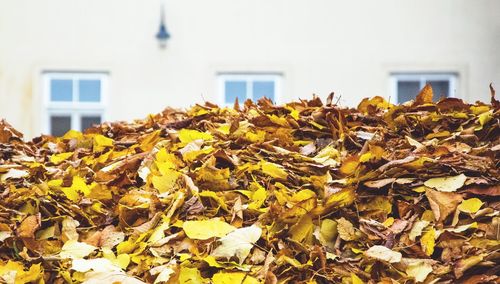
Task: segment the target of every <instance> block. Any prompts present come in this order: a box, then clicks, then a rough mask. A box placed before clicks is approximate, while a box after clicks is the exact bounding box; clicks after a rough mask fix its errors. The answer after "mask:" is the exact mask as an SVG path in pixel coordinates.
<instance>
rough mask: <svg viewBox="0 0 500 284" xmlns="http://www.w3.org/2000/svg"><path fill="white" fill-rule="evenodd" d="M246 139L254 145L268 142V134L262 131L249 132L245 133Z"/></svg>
mask: <svg viewBox="0 0 500 284" xmlns="http://www.w3.org/2000/svg"><path fill="white" fill-rule="evenodd" d="M245 139H247V140H248V141H250V142H253V143H262V142H264V141H266V132H265V131H262V130H257V131H256V132H252V131H248V132H245Z"/></svg>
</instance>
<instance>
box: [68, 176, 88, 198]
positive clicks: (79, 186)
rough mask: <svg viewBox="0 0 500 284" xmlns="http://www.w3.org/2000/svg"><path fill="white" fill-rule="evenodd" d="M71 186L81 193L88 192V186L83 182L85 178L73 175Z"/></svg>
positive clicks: (86, 193) (85, 193)
mask: <svg viewBox="0 0 500 284" xmlns="http://www.w3.org/2000/svg"><path fill="white" fill-rule="evenodd" d="M71 188H72V189H73V190H74V191H78V192H81V193H83V195H85V196H88V195H89V194H90V187H89V186H88V185H87V183H86V182H85V179H84V178H82V177H79V176H73V182H72V183H71Z"/></svg>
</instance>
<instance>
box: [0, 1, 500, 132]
mask: <svg viewBox="0 0 500 284" xmlns="http://www.w3.org/2000/svg"><path fill="white" fill-rule="evenodd" d="M165 11H166V22H167V27H168V29H169V32H170V34H171V36H172V37H171V39H170V40H169V41H168V44H167V48H166V49H160V48H159V47H158V43H157V41H156V39H155V38H154V36H155V34H156V32H157V30H158V25H159V16H160V1H159V0H148V1H139V0H37V1H33V0H0V117H3V118H6V119H7V120H8V121H9V122H10V123H12V124H13V125H14V126H15V127H17V128H18V129H20V130H21V131H23V132H25V133H26V134H27V136H28V137H33V136H36V135H38V134H39V133H40V131H41V129H42V125H41V117H42V114H43V113H42V112H43V108H42V106H41V92H42V87H41V73H42V72H43V71H71V70H74V71H80V72H81V71H105V72H109V74H110V77H109V87H110V94H109V105H108V110H107V116H106V119H108V120H122V119H128V120H129V119H133V118H142V117H144V116H146V115H147V114H148V113H154V112H159V111H161V110H162V109H163V108H164V107H165V106H179V107H185V106H189V105H192V104H193V103H195V102H202V101H203V99H205V100H208V101H215V102H218V101H217V98H218V96H217V93H216V91H217V90H216V86H217V80H216V74H217V73H218V72H279V73H281V74H283V92H284V96H285V97H286V99H285V100H286V101H287V100H292V99H295V98H299V97H301V98H307V97H310V96H311V94H312V93H316V94H318V95H320V96H322V97H326V96H327V95H328V94H329V93H330V92H331V91H335V93H336V94H339V95H341V96H342V98H341V101H340V102H341V103H342V104H344V105H351V106H353V105H356V104H357V102H359V101H360V99H361V98H363V97H366V96H373V95H381V96H384V97H388V96H389V95H390V86H389V85H390V84H389V75H390V74H391V72H397V71H403V72H411V71H423V72H433V71H435V72H455V73H458V88H457V96H459V97H461V98H464V99H466V100H468V101H475V100H483V101H484V100H489V91H488V85H489V83H490V82H493V83H496V85H497V86H499V87H498V88H499V89H500V52H499V50H500V17H499V15H500V1H497V0H475V1H470V0H440V1H436V0H420V1H410V0H379V1H368V0H367V1H360V0H353V1H340V0H308V1H306V0H211V1H207V0H166V2H165ZM219 103H220V102H219Z"/></svg>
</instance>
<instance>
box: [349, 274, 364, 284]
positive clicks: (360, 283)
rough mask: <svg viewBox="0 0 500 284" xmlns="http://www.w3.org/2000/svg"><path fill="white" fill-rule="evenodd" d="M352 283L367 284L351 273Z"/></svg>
mask: <svg viewBox="0 0 500 284" xmlns="http://www.w3.org/2000/svg"><path fill="white" fill-rule="evenodd" d="M351 282H352V284H364V283H365V282H363V280H361V278H359V277H358V276H356V274H354V273H352V272H351Z"/></svg>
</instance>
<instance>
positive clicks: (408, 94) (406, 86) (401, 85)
mask: <svg viewBox="0 0 500 284" xmlns="http://www.w3.org/2000/svg"><path fill="white" fill-rule="evenodd" d="M419 91H420V83H419V82H418V81H398V103H404V102H407V101H409V100H413V99H415V98H416V97H417V95H418V92H419Z"/></svg>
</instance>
